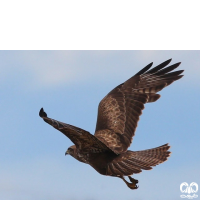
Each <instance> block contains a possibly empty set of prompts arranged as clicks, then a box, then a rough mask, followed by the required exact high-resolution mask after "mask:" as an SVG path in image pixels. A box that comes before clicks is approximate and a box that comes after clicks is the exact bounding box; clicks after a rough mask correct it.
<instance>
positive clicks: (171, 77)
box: [39, 59, 184, 189]
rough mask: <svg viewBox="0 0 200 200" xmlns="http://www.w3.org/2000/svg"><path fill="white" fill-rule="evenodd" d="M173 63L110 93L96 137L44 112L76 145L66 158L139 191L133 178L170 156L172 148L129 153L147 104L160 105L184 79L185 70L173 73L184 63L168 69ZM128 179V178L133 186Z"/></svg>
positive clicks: (147, 69) (100, 111)
mask: <svg viewBox="0 0 200 200" xmlns="http://www.w3.org/2000/svg"><path fill="white" fill-rule="evenodd" d="M170 62H171V59H169V60H167V61H165V62H163V63H161V64H160V65H158V66H156V67H154V68H152V69H150V68H151V66H152V65H153V63H150V64H149V65H147V66H146V67H144V68H143V69H142V70H140V71H139V72H138V73H137V74H135V75H134V76H132V77H131V78H130V79H128V80H127V81H125V82H124V83H122V84H120V85H118V86H117V87H116V88H114V89H113V90H112V91H111V92H109V93H108V94H107V95H106V96H105V97H104V98H103V99H102V100H101V102H100V103H99V107H98V116H97V124H96V130H95V134H94V135H92V134H90V133H89V132H88V131H85V130H83V129H81V128H78V127H75V126H72V125H69V124H65V123H63V122H59V121H57V120H54V119H51V118H49V117H47V114H46V113H45V112H44V110H43V108H41V110H40V112H39V116H40V117H42V118H43V120H44V121H45V122H47V123H48V124H50V125H51V126H53V127H54V128H56V129H57V130H59V131H60V132H62V133H63V134H64V135H66V136H67V137H68V138H69V139H70V140H71V141H72V142H73V143H74V144H75V145H72V146H71V147H69V148H68V150H67V151H66V153H65V155H67V154H69V155H71V156H72V157H74V158H75V159H77V160H78V161H80V162H83V163H87V164H89V165H90V166H92V167H93V168H94V169H95V170H96V171H97V172H99V173H100V174H102V175H106V176H113V177H119V178H121V179H122V180H123V181H124V182H125V183H126V185H127V186H128V187H129V188H130V189H137V188H138V186H137V183H138V180H136V179H134V178H132V177H131V175H133V174H137V173H140V172H141V171H142V170H150V169H152V167H153V166H156V165H158V164H160V163H163V162H164V161H166V160H167V158H168V157H169V155H170V152H169V151H168V149H169V148H170V146H169V145H168V144H164V145H162V146H159V147H156V148H152V149H147V150H143V151H129V150H127V149H128V147H129V146H130V145H131V142H132V137H133V136H134V135H135V130H136V127H137V123H138V121H139V116H140V115H141V114H142V110H143V109H144V104H145V103H150V102H155V101H157V100H158V99H159V98H160V95H159V94H157V92H159V91H161V90H162V89H163V88H164V87H166V86H168V85H170V84H171V83H173V82H174V81H176V80H178V79H180V78H181V77H182V76H183V75H180V74H181V73H182V72H183V71H184V70H179V71H175V72H171V71H172V70H174V69H176V68H177V67H178V66H179V65H180V62H179V63H176V64H173V65H171V66H168V67H167V65H168V64H169V63H170ZM124 176H128V178H129V180H130V182H128V181H127V180H126V179H125V178H124Z"/></svg>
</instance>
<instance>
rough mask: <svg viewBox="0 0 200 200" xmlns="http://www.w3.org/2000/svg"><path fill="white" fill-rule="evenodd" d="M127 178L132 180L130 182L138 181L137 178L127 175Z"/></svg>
mask: <svg viewBox="0 0 200 200" xmlns="http://www.w3.org/2000/svg"><path fill="white" fill-rule="evenodd" d="M128 178H129V180H130V181H131V182H132V183H136V184H137V183H138V180H137V179H134V178H132V177H131V176H128Z"/></svg>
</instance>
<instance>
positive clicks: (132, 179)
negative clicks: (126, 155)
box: [120, 176, 138, 189]
mask: <svg viewBox="0 0 200 200" xmlns="http://www.w3.org/2000/svg"><path fill="white" fill-rule="evenodd" d="M120 178H121V179H122V180H123V181H124V182H125V183H126V185H127V186H128V187H129V188H130V189H137V188H138V186H137V185H136V184H137V183H138V180H136V179H134V178H132V177H131V176H128V178H129V180H130V181H131V183H129V182H128V181H126V179H125V178H124V177H123V176H121V177H120Z"/></svg>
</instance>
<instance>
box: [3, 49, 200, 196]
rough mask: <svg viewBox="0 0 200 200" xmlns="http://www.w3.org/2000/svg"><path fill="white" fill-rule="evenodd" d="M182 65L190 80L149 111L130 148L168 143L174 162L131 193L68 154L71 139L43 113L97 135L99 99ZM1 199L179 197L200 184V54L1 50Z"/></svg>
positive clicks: (145, 173) (164, 93)
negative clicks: (142, 74)
mask: <svg viewBox="0 0 200 200" xmlns="http://www.w3.org/2000/svg"><path fill="white" fill-rule="evenodd" d="M169 58H172V62H171V63H172V64H174V63H176V62H182V64H181V65H180V66H179V69H184V70H185V72H184V75H185V76H184V77H183V78H182V79H181V80H179V81H177V82H175V83H173V84H172V85H170V86H169V87H167V88H165V89H164V90H163V91H161V92H160V94H161V95H162V96H161V98H160V99H159V100H158V101H157V102H156V103H151V104H148V105H146V106H145V110H144V111H143V115H142V116H141V117H140V121H139V124H138V128H137V130H136V136H135V137H134V139H133V143H132V145H131V147H130V149H131V150H143V149H148V148H153V147H156V146H160V145H162V144H165V143H167V142H168V143H169V144H170V145H171V146H172V147H171V151H172V154H171V157H170V158H169V160H168V161H167V162H165V163H163V164H161V165H159V166H156V167H154V169H153V170H151V171H143V172H142V173H141V174H137V175H135V176H134V177H135V178H137V179H138V180H139V189H138V190H135V191H132V190H130V189H129V188H127V186H126V185H125V184H124V182H123V181H122V180H120V179H118V178H113V177H106V176H102V175H100V174H98V173H97V172H96V171H95V170H94V169H93V168H92V167H90V166H89V165H86V164H83V163H80V162H78V161H76V160H75V159H73V158H72V157H70V156H65V155H64V153H65V151H66V150H67V148H68V147H69V146H71V145H72V143H71V141H70V140H69V139H68V138H66V137H65V136H64V135H62V133H60V132H58V131H57V130H55V129H53V128H52V127H50V126H49V125H48V124H46V123H45V122H43V120H42V119H41V118H39V116H38V112H39V110H40V108H41V107H44V109H45V111H46V112H47V114H48V116H49V117H52V118H54V119H57V120H60V121H63V122H66V123H68V124H72V125H75V126H78V127H81V128H83V129H85V130H88V131H90V132H91V133H92V134H93V133H94V130H95V126H96V118H97V107H98V103H99V102H100V100H101V99H102V98H103V97H104V96H105V95H106V94H107V93H108V92H109V91H110V90H111V89H113V88H114V87H115V86H116V85H119V84H120V83H122V82H124V81H125V80H127V79H128V78H130V77H131V76H132V75H134V74H135V73H136V72H138V71H139V70H140V69H141V68H142V67H144V66H146V65H147V64H149V63H150V62H152V61H153V62H154V66H155V65H157V64H160V63H161V62H163V61H165V60H167V59H169ZM0 71H1V73H0V90H1V98H0V110H1V115H0V120H1V126H0V136H1V140H0V152H1V154H0V163H1V166H0V169H1V170H0V177H1V178H0V199H7V200H24V199H26V200H27V199H30V200H32V199H34V200H35V199H37V200H40V199H41V200H44V199H48V200H57V199H60V200H69V199H70V200H77V199H83V200H91V199H94V200H100V199H105V200H110V199H116V200H118V199H123V198H125V199H127V200H129V199H130V200H131V199H135V200H143V199H152V200H155V199H164V200H165V199H172V200H173V199H180V194H181V193H180V189H179V186H180V184H181V183H182V182H188V183H191V182H197V183H198V184H200V181H199V180H200V148H199V141H200V134H199V130H200V123H199V111H200V104H199V99H200V93H199V89H200V81H199V74H200V51H0Z"/></svg>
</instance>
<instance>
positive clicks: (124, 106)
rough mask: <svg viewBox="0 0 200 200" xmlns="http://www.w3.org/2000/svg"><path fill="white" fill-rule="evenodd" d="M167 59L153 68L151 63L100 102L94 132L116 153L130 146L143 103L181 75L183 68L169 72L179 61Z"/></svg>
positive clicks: (149, 100) (158, 96) (155, 98)
mask: <svg viewBox="0 0 200 200" xmlns="http://www.w3.org/2000/svg"><path fill="white" fill-rule="evenodd" d="M170 62H171V59H169V60H167V61H165V62H163V63H161V64H159V65H158V66H156V67H154V68H152V69H150V68H151V66H152V64H153V63H150V64H149V65H147V66H146V67H144V68H143V69H142V70H140V71H139V72H138V73H137V74H135V75H134V76H133V77H131V78H130V79H128V80H127V81H125V82H124V83H122V84H120V85H118V86H117V87H116V88H114V89H113V90H112V91H111V92H109V93H108V94H107V95H106V96H105V97H104V98H103V99H102V100H101V102H100V103H99V107H98V116H97V124H96V130H95V136H96V137H97V138H98V139H99V140H100V141H102V142H103V143H104V144H106V146H107V147H109V148H110V149H111V150H112V151H114V152H115V153H116V154H119V153H122V152H125V151H127V149H128V147H129V146H130V144H131V142H132V137H133V136H134V134H135V130H136V127H137V124H138V121H139V117H140V115H141V114H142V110H143V109H144V104H145V103H148V102H155V101H156V100H158V99H159V98H160V95H159V94H157V92H159V91H161V90H162V89H163V88H164V87H166V86H168V85H170V84H171V83H173V82H174V81H176V80H178V79H180V78H181V77H182V76H183V75H180V74H181V73H182V72H183V70H179V71H175V72H171V71H172V70H174V69H176V68H177V67H178V66H179V65H180V62H179V63H176V64H173V65H171V66H168V67H166V66H167V65H168V64H169V63H170Z"/></svg>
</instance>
